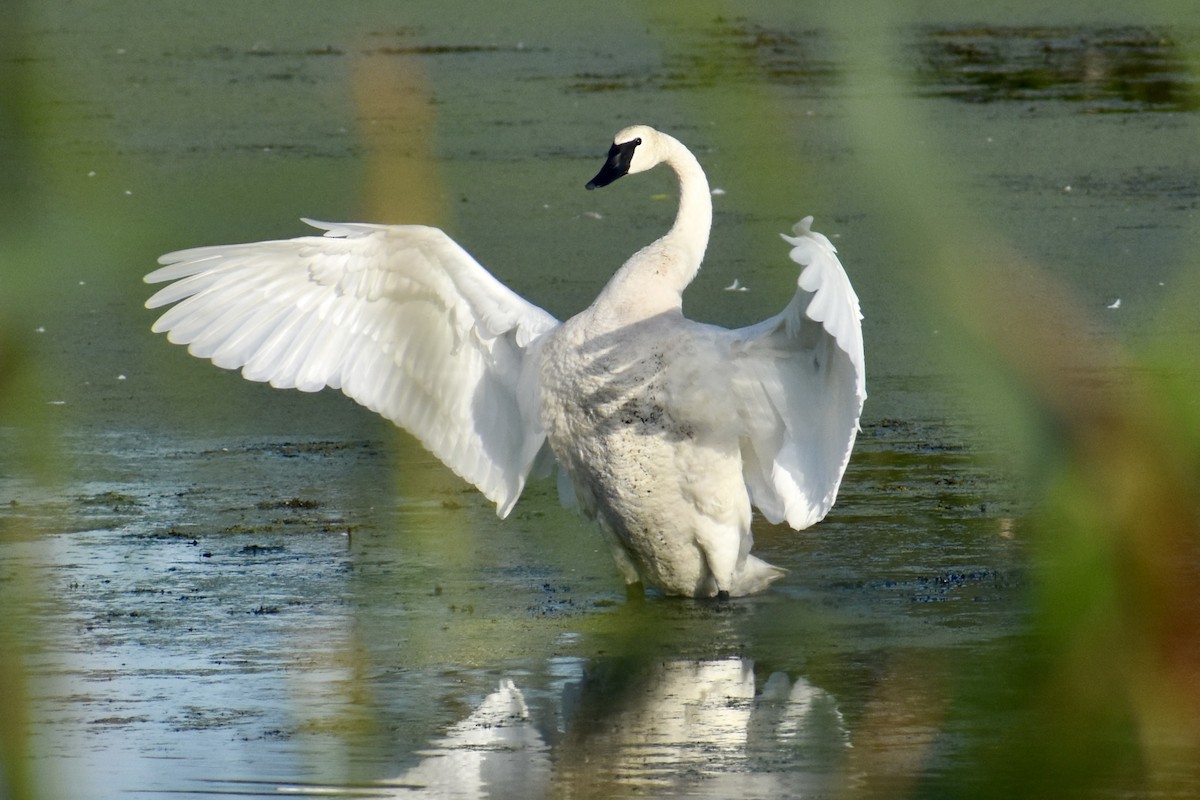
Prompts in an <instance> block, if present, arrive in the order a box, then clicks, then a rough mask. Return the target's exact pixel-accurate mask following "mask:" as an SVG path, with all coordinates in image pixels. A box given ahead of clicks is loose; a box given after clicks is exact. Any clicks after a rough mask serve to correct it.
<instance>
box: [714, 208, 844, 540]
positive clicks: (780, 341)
mask: <svg viewBox="0 0 1200 800" xmlns="http://www.w3.org/2000/svg"><path fill="white" fill-rule="evenodd" d="M811 224H812V217H806V218H805V219H804V220H802V221H801V222H800V223H798V224H797V225H796V227H795V229H794V233H795V234H796V235H795V236H784V237H783V238H784V239H785V240H786V241H787V242H789V243H790V244H791V245H792V249H791V253H790V255H791V258H792V260H793V261H795V262H796V263H797V264H799V265H800V266H801V267H802V270H801V272H800V276H799V279H798V281H797V284H798V286H797V290H796V294H795V296H794V297H793V298H792V300H791V302H790V303H788V305H787V307H786V308H785V309H784V310H783V311H782V312H781V313H779V314H777V315H776V316H774V317H771V318H770V319H767V320H764V321H763V322H761V323H759V324H757V325H752V326H750V327H747V328H741V329H739V330H735V331H730V332H729V336H730V337H731V340H732V341H731V348H732V350H731V351H732V358H733V364H734V370H733V395H734V399H735V402H736V403H737V405H738V409H739V416H740V418H741V425H742V427H741V432H742V456H743V473H744V477H745V480H746V485H747V488H748V489H749V491H750V499H751V501H752V502H753V503H754V505H755V506H757V507H758V509H759V511H761V512H762V514H763V516H765V517H766V518H767V519H768V520H770V521H771V522H776V523H778V522H783V521H786V522H787V523H788V524H789V525H790V526H791V527H793V528H795V529H797V530H800V529H803V528H806V527H808V526H809V525H812V524H813V523H815V522H817V521H819V520H820V519H822V518H823V517H824V516H825V515H826V513H828V511H829V509H830V508H831V507H832V506H833V503H834V500H835V499H836V498H837V492H838V487H839V485H840V484H841V480H842V474H843V473H844V472H845V470H846V465H847V464H848V463H849V460H850V451H851V449H852V448H853V447H854V440H855V438H856V437H857V434H858V430H859V427H858V423H859V417H860V416H861V414H862V408H863V402H864V401H865V400H866V397H867V391H866V368H865V363H864V358H863V339H862V323H861V320H862V313H861V311H860V309H859V303H858V297H857V296H856V295H855V293H854V289H853V287H851V285H850V279H849V278H848V277H847V276H846V272H845V270H844V269H843V268H842V265H841V262H840V261H838V258H837V251H836V250H835V248H834V247H833V245H832V244H831V243H830V242H829V240H828V239H827V238H825V236H823V235H821V234H820V233H816V232H814V231H812V230H811V228H810V226H811Z"/></svg>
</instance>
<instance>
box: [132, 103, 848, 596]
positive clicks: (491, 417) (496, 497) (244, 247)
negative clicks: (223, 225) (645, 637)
mask: <svg viewBox="0 0 1200 800" xmlns="http://www.w3.org/2000/svg"><path fill="white" fill-rule="evenodd" d="M664 163H665V164H666V165H667V166H669V167H670V168H671V169H672V170H674V171H675V173H676V175H677V176H678V179H679V187H680V203H679V212H678V215H677V216H676V219H675V224H674V225H673V226H672V227H671V230H670V231H668V233H667V234H666V235H665V236H664V237H662V238H661V239H659V240H658V241H656V242H654V243H652V244H650V245H648V246H646V247H644V248H642V249H641V250H639V251H638V252H637V253H635V254H634V255H633V256H632V257H631V258H630V259H629V260H628V261H627V262H625V265H624V266H622V267H621V268H620V269H619V270H618V271H617V273H616V274H615V275H614V276H613V278H612V279H611V280H610V281H609V282H608V285H607V286H605V287H604V290H603V291H602V292H601V293H600V296H599V297H597V298H596V301H595V302H594V303H592V305H591V306H590V307H588V308H587V309H585V310H584V311H582V312H580V313H579V314H577V315H576V316H574V317H572V318H571V319H569V320H567V321H566V322H564V323H561V324H560V323H559V322H558V321H557V320H555V319H554V317H552V316H551V315H550V314H548V313H546V312H545V311H543V310H542V309H540V308H538V307H537V306H535V305H533V304H531V303H529V302H527V301H526V300H524V299H523V298H521V297H520V296H518V295H517V294H515V293H513V292H512V291H510V290H509V289H508V288H506V287H505V286H504V285H503V284H501V283H500V282H499V281H497V280H496V279H495V278H494V277H492V275H491V274H489V273H488V272H487V271H486V270H485V269H484V268H483V267H481V266H480V265H479V264H478V263H477V262H476V261H475V260H474V259H473V258H472V257H471V256H470V255H469V254H468V253H467V252H466V251H465V250H463V249H462V248H461V247H460V246H459V245H458V244H456V243H455V242H454V241H453V240H451V239H450V238H449V237H448V236H446V234H445V233H443V232H442V231H440V230H438V229H436V228H429V227H423V226H417V225H368V224H359V223H349V224H327V223H322V222H312V221H309V220H306V222H309V224H311V225H313V226H314V227H317V228H321V229H323V230H324V231H325V235H324V236H323V237H318V236H305V237H301V238H297V239H288V240H284V241H269V242H256V243H252V244H239V245H220V246H216V247H200V248H195V249H191V250H183V251H180V252H176V253H170V254H167V255H165V256H163V257H162V258H161V259H159V261H160V263H161V264H164V265H165V266H163V267H162V268H161V269H158V270H156V271H154V272H152V273H150V274H149V275H147V276H146V281H147V282H148V283H156V282H161V281H174V283H172V284H170V285H169V286H166V287H164V288H163V289H161V290H160V291H158V292H157V293H156V294H154V296H152V297H151V298H150V299H149V300H147V301H146V306H147V307H148V308H157V307H160V306H164V305H168V304H171V303H176V304H177V305H175V306H174V307H173V308H171V309H170V310H168V311H167V312H166V313H164V314H163V315H162V316H161V317H160V318H159V319H158V321H157V322H156V323H155V324H154V328H153V330H155V331H156V332H163V331H166V332H168V338H169V339H170V340H171V341H172V342H175V343H178V344H187V345H188V351H189V352H190V353H192V355H195V356H199V357H201V358H208V359H211V360H212V361H213V363H215V364H216V365H218V366H220V367H225V368H230V369H233V368H241V369H242V374H243V375H244V376H245V377H246V378H248V379H249V380H254V381H269V382H270V383H271V385H272V386H276V387H280V388H290V387H295V388H298V389H300V390H302V391H316V390H318V389H321V388H323V387H325V386H330V387H333V388H335V389H337V388H340V389H341V390H342V391H343V392H345V393H346V394H347V395H349V396H350V397H352V398H354V399H355V400H357V401H358V402H359V403H361V404H363V405H365V406H367V407H368V408H370V409H372V410H374V411H377V412H379V413H380V414H382V415H384V416H385V417H387V418H388V419H390V420H392V421H393V422H395V423H396V424H398V425H400V426H402V427H404V428H406V429H407V430H409V431H410V432H411V433H413V434H414V435H415V436H416V437H417V438H418V439H420V440H421V442H422V443H423V444H424V445H425V446H426V447H428V448H429V449H430V450H431V451H432V452H433V453H434V454H435V455H437V456H438V457H439V458H440V459H441V460H442V461H443V462H445V463H446V465H447V466H449V467H450V468H451V469H453V470H454V471H455V472H456V473H458V474H459V475H460V476H462V477H463V478H465V479H466V480H467V481H470V482H471V483H472V484H474V485H475V486H476V487H478V488H479V490H480V491H481V492H483V494H484V495H485V496H486V497H488V499H490V500H491V501H493V502H494V503H495V504H496V507H497V510H498V513H499V514H500V516H501V517H504V516H506V515H507V514H508V513H509V511H511V510H512V507H513V505H514V504H515V503H516V501H517V498H518V497H519V496H520V494H521V491H522V489H523V488H524V485H525V482H526V479H527V478H528V476H529V475H530V473H531V472H532V471H541V468H542V467H545V468H546V469H547V470H548V469H549V468H550V467H551V466H552V460H553V459H556V460H557V462H558V465H559V467H560V468H561V472H560V481H559V487H560V491H561V492H562V496H563V500H564V502H570V501H571V500H572V499H573V498H572V494H573V495H574V498H577V499H578V501H579V503H580V504H581V506H582V508H583V510H584V511H585V512H586V513H587V514H588V515H589V516H591V517H593V518H595V519H596V520H598V521H599V523H600V527H601V528H602V530H603V531H604V532H605V534H606V536H607V538H608V539H609V541H610V544H611V545H612V548H613V553H614V555H615V558H616V561H617V564H618V566H619V567H620V569H621V571H622V573H623V575H624V577H625V579H626V581H627V582H628V583H630V584H636V583H638V582H642V583H644V584H647V585H650V586H654V587H657V588H659V589H660V590H662V591H663V592H665V593H667V594H676V595H685V596H695V597H709V596H714V595H716V596H721V597H728V596H731V595H741V594H748V593H752V592H756V591H760V590H762V589H763V588H764V587H766V585H767V584H768V583H769V582H770V581H772V580H774V579H775V578H778V577H779V576H780V575H781V574H783V573H782V570H779V569H778V568H776V567H772V566H771V565H769V564H767V563H765V562H763V561H761V560H759V559H757V558H755V557H754V556H752V555H750V553H749V551H750V546H751V543H752V537H751V533H750V506H751V504H752V503H753V504H754V505H755V506H757V507H758V509H759V510H760V511H761V512H762V514H763V516H764V517H766V518H767V519H768V520H770V521H771V522H783V521H786V522H787V523H788V524H789V525H790V526H791V527H793V528H795V529H797V530H799V529H802V528H805V527H807V526H809V525H811V524H813V523H814V522H817V521H818V520H820V519H822V518H823V517H824V516H825V514H826V513H827V512H828V511H829V509H830V507H831V506H832V505H833V503H834V500H835V498H836V496H837V491H838V486H839V484H840V483H841V479H842V474H843V472H844V471H845V468H846V464H847V462H848V461H849V458H850V451H851V449H852V447H853V445H854V440H855V436H856V434H857V431H858V420H859V416H860V414H861V412H862V406H863V401H864V400H865V398H866V377H865V368H864V360H863V345H862V328H861V322H860V320H861V316H862V315H861V313H860V311H859V305H858V298H857V297H856V296H855V294H854V290H853V289H852V288H851V286H850V282H849V279H848V278H847V277H846V274H845V272H844V270H843V269H842V265H841V263H839V261H838V259H837V256H836V255H835V250H834V248H833V246H832V245H831V244H830V243H829V240H828V239H826V238H825V237H824V236H822V235H821V234H819V233H815V232H813V231H811V230H810V228H809V226H810V224H811V221H812V218H811V217H808V218H806V219H804V220H803V221H802V222H800V223H799V224H798V225H797V226H796V227H795V230H794V233H795V236H784V237H783V238H784V239H785V240H786V241H788V242H789V243H790V244H791V245H792V249H791V258H792V260H793V261H795V262H796V263H797V264H799V265H801V266H802V267H803V269H802V270H801V272H800V276H799V281H798V284H799V286H798V289H797V291H796V294H795V296H794V297H793V298H792V300H791V302H790V303H788V304H787V306H786V308H784V309H783V311H782V312H780V313H779V314H777V315H776V316H774V317H771V318H770V319H767V320H765V321H763V322H761V323H759V324H757V325H752V326H750V327H747V328H741V329H737V330H726V329H724V328H719V327H715V326H712V325H704V324H700V323H697V322H693V321H691V320H688V319H686V318H685V317H684V316H683V314H682V311H681V294H682V292H683V290H684V288H685V287H686V286H687V285H688V284H689V283H690V282H691V280H692V278H693V277H695V275H696V272H697V270H699V268H700V262H701V259H702V258H703V255H704V250H705V248H706V247H707V244H708V234H709V228H710V226H711V222H712V200H711V196H710V194H709V189H708V182H707V180H706V179H705V177H704V172H703V171H702V170H701V168H700V165H699V163H698V162H697V161H696V159H695V157H693V156H692V154H691V153H690V152H688V150H687V148H685V147H684V146H683V145H682V144H680V143H679V142H678V141H677V140H676V139H674V138H672V137H671V136H668V135H666V134H664V133H660V132H659V131H656V130H654V129H653V128H649V127H646V126H641V125H639V126H634V127H631V128H626V129H625V130H622V131H621V132H620V133H618V134H617V136H616V137H615V140H614V143H613V145H612V148H611V149H610V150H609V153H608V159H607V161H606V162H605V165H604V167H603V168H602V169H601V171H600V173H599V174H598V175H597V176H596V177H595V178H594V179H593V180H592V181H590V182H589V183H588V185H587V188H589V189H591V188H595V187H597V186H605V185H607V184H609V183H611V182H612V181H614V180H616V179H617V178H619V177H621V176H622V175H626V174H633V173H637V172H644V171H645V170H648V169H650V168H652V167H654V166H656V165H658V164H664ZM564 477H565V478H566V480H563V478H564Z"/></svg>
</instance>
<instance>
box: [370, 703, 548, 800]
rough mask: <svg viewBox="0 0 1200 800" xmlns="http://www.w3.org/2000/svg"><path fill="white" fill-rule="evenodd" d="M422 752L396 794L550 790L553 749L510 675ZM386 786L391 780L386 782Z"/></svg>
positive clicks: (540, 793)
mask: <svg viewBox="0 0 1200 800" xmlns="http://www.w3.org/2000/svg"><path fill="white" fill-rule="evenodd" d="M433 745H434V746H433V747H432V748H431V749H429V750H428V751H425V752H424V753H422V755H423V756H424V758H423V759H422V760H421V763H420V764H418V765H417V766H415V767H413V768H412V769H410V770H409V771H408V772H405V773H404V774H403V775H401V776H400V777H399V778H397V779H396V781H394V782H393V781H389V782H388V783H396V784H398V785H400V786H403V787H404V788H403V789H402V790H401V791H400V793H399V794H397V797H410V796H412V791H411V790H412V788H413V787H421V788H422V789H424V790H425V794H423V795H422V796H426V797H437V798H450V799H451V800H455V799H461V800H476V798H485V797H529V798H539V797H544V796H546V794H547V792H548V789H549V785H550V755H549V753H548V751H547V748H546V745H545V743H544V742H543V741H542V738H541V736H540V735H539V734H538V732H537V729H536V728H535V727H534V726H533V723H532V722H531V721H530V719H529V709H528V708H527V707H526V705H525V698H524V696H523V695H522V694H521V691H520V690H519V689H518V688H517V687H516V686H515V685H514V684H513V682H512V681H510V680H505V681H501V683H500V688H499V689H498V690H496V691H495V692H492V694H490V695H488V696H487V698H485V699H484V701H483V703H481V704H480V706H479V707H478V708H477V709H475V711H474V712H473V713H472V714H471V716H469V717H467V718H466V719H465V720H463V721H462V722H460V723H458V724H456V725H455V726H454V727H452V728H451V729H450V730H448V731H447V732H446V735H445V736H444V737H443V738H441V739H439V740H438V741H436V742H434V743H433ZM383 786H387V784H383Z"/></svg>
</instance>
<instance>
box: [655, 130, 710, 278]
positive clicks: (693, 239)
mask: <svg viewBox="0 0 1200 800" xmlns="http://www.w3.org/2000/svg"><path fill="white" fill-rule="evenodd" d="M663 138H664V139H665V140H666V145H667V148H668V156H667V158H666V159H665V163H666V165H667V166H668V167H670V168H671V169H672V170H674V172H675V177H677V178H678V179H679V212H678V213H677V214H676V215H675V224H674V225H672V226H671V230H669V231H667V235H666V236H664V237H663V238H662V239H661V240H660V241H662V242H663V243H665V244H667V245H669V246H670V247H671V248H672V249H678V250H679V251H680V252H681V254H682V255H683V258H682V259H681V260H680V262H679V264H678V266H679V269H680V272H679V273H678V275H677V276H676V277H677V279H678V281H679V284H678V286H679V291H680V292H682V291H683V290H684V288H685V287H686V286H687V285H688V284H689V283H691V282H692V279H693V278H695V277H696V273H697V272H698V271H699V270H700V262H701V261H703V260H704V251H705V249H707V247H708V233H709V231H710V230H711V229H712V193H711V192H710V191H709V189H708V178H706V177H705V176H704V170H703V169H701V168H700V162H699V161H697V160H696V157H695V156H693V155H692V154H691V151H689V150H688V149H687V148H686V147H684V146H683V145H682V144H680V143H679V141H678V140H676V139H674V138H672V137H670V136H666V135H664V136H663Z"/></svg>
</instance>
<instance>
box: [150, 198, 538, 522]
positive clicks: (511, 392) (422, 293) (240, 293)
mask: <svg viewBox="0 0 1200 800" xmlns="http://www.w3.org/2000/svg"><path fill="white" fill-rule="evenodd" d="M310 224H312V225H314V226H316V227H318V228H323V229H324V230H325V232H326V233H325V235H324V236H323V237H318V236H305V237H301V238H298V239H288V240H284V241H272V242H256V243H253V244H238V245H221V246H217V247H199V248H195V249H192V250H183V251H180V252H177V253H170V254H168V255H165V256H163V257H162V258H161V259H159V260H160V262H161V263H162V264H164V265H165V266H163V267H162V268H161V269H159V270H157V271H155V272H152V273H150V274H149V275H147V276H146V281H147V282H149V283H157V282H160V281H174V283H172V284H171V285H169V286H167V287H165V288H163V289H161V290H160V291H159V292H158V293H157V294H155V295H154V296H153V297H151V298H150V299H149V300H148V301H147V302H146V305H147V307H149V308H157V307H159V306H165V305H168V304H171V303H176V305H175V307H174V308H172V309H170V310H169V311H167V312H166V313H164V314H163V315H162V317H160V318H159V320H158V322H156V323H155V325H154V330H155V331H157V332H163V331H167V332H169V338H170V340H171V341H172V342H175V343H177V344H186V345H188V350H189V352H191V353H192V354H193V355H195V356H199V357H201V358H209V359H212V361H213V363H215V364H216V365H217V366H220V367H225V368H227V369H237V368H241V370H242V374H243V375H244V376H245V377H246V378H248V379H249V380H253V381H269V382H270V383H271V385H272V386H276V387H279V388H292V387H294V388H297V389H300V390H301V391H317V390H318V389H321V388H322V387H325V386H330V387H332V388H335V389H341V390H342V391H343V392H345V393H346V394H347V395H348V396H350V397H352V398H354V399H355V400H357V401H358V402H359V403H362V404H363V405H364V406H367V407H368V408H370V409H372V410H373V411H378V412H379V413H380V414H382V415H383V416H385V417H387V418H388V419H390V420H392V421H393V422H395V423H396V424H398V425H401V426H402V427H404V428H406V429H407V430H408V431H410V432H411V433H412V434H413V435H415V436H416V437H417V438H418V439H420V440H421V442H422V443H423V444H424V445H425V446H426V447H427V448H429V449H430V450H431V451H432V452H433V453H434V454H435V455H436V456H437V457H438V458H440V459H441V460H442V461H443V462H445V463H446V465H447V466H449V467H450V468H451V469H453V470H454V471H455V472H457V473H458V474H459V475H461V476H462V477H463V478H465V479H466V480H468V481H470V482H471V483H473V484H475V485H476V486H477V487H479V490H480V491H482V492H483V493H484V495H486V496H487V497H488V498H489V499H490V500H492V501H493V502H495V503H496V505H497V507H498V510H499V512H500V514H501V515H502V516H503V515H506V514H507V513H508V511H509V510H510V509H511V508H512V506H513V504H514V503H515V502H516V500H517V497H518V496H519V495H520V494H521V490H522V488H523V487H524V485H525V478H526V476H527V475H528V473H529V469H530V466H531V464H532V463H533V460H534V457H535V456H536V455H537V454H538V451H539V450H540V449H541V447H542V443H543V441H544V438H545V437H544V435H543V433H542V431H541V426H540V424H539V423H538V409H537V401H536V384H535V383H533V381H535V380H536V376H535V375H533V374H532V370H529V369H526V368H525V364H526V362H527V360H528V359H526V354H527V352H528V350H529V348H530V345H531V344H532V343H533V342H534V341H535V340H536V339H537V338H538V337H539V336H541V335H542V334H544V333H545V332H546V331H549V330H551V329H552V328H554V327H555V326H556V325H557V324H558V323H557V321H556V320H555V319H554V318H553V317H551V316H550V315H549V314H547V313H546V312H545V311H543V310H542V309H540V308H538V307H537V306H535V305H533V304H531V303H529V302H527V301H525V300H524V299H522V298H521V297H520V296H518V295H517V294H515V293H514V292H512V291H511V290H509V289H508V288H506V287H505V286H504V285H503V284H501V283H500V282H499V281H497V280H496V279H495V278H494V277H492V275H491V274H489V273H488V272H487V270H485V269H484V268H483V267H481V266H480V265H479V264H478V262H476V261H475V259H473V258H472V257H471V256H470V255H469V254H468V253H467V251H465V250H463V249H462V248H461V247H460V246H459V245H458V244H456V243H455V242H454V241H453V240H452V239H450V237H448V236H447V235H446V234H445V233H443V232H442V231H440V230H438V229H437V228H427V227H423V226H419V225H365V224H358V223H353V224H344V225H330V224H326V223H322V222H312V223H310Z"/></svg>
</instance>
